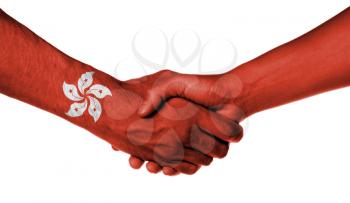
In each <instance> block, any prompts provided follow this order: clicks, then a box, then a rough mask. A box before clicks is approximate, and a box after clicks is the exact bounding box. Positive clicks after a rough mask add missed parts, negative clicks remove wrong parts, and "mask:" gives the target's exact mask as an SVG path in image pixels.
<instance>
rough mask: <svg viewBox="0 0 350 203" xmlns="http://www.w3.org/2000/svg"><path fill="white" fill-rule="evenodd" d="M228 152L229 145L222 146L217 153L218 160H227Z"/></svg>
mask: <svg viewBox="0 0 350 203" xmlns="http://www.w3.org/2000/svg"><path fill="white" fill-rule="evenodd" d="M228 150H229V145H228V144H226V145H223V146H221V147H220V149H219V150H218V153H217V156H218V158H220V159H222V158H225V157H226V156H227V153H228Z"/></svg>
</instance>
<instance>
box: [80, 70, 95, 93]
mask: <svg viewBox="0 0 350 203" xmlns="http://www.w3.org/2000/svg"><path fill="white" fill-rule="evenodd" d="M93 74H94V72H87V73H85V74H82V75H81V77H80V79H79V80H78V88H79V90H80V92H81V93H82V94H84V91H85V89H86V88H87V87H89V86H90V85H91V84H92V82H93V78H92V75H93Z"/></svg>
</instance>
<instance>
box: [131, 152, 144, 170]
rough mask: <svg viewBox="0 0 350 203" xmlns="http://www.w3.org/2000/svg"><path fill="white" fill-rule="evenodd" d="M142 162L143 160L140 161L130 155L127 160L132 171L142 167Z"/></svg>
mask: <svg viewBox="0 0 350 203" xmlns="http://www.w3.org/2000/svg"><path fill="white" fill-rule="evenodd" d="M144 162H145V161H144V160H142V159H140V158H138V157H136V156H132V155H131V156H130V158H129V164H130V166H131V168H133V169H139V168H141V166H142V165H143V163H144Z"/></svg>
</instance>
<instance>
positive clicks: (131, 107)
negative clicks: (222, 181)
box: [95, 78, 242, 175]
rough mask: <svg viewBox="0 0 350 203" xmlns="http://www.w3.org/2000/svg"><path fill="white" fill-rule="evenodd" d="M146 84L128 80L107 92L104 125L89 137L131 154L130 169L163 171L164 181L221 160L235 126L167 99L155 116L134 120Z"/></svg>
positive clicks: (237, 134)
mask: <svg viewBox="0 0 350 203" xmlns="http://www.w3.org/2000/svg"><path fill="white" fill-rule="evenodd" d="M149 79H150V78H147V79H146V78H142V79H139V80H132V81H129V82H127V83H124V84H122V87H118V88H116V89H115V90H113V91H112V94H113V97H109V98H106V99H105V100H104V103H103V106H104V109H105V113H106V114H107V116H105V117H104V118H105V120H104V121H103V122H101V123H104V124H103V126H101V127H100V128H98V130H97V132H95V133H96V134H97V135H99V136H100V137H102V138H104V139H105V140H107V141H108V142H109V143H111V144H112V146H113V147H114V148H116V149H120V150H122V151H124V152H127V153H129V154H131V155H132V157H131V159H130V163H131V165H132V166H133V167H134V168H138V167H140V166H141V165H142V163H143V161H144V160H145V161H149V163H148V164H147V168H148V169H151V171H152V172H158V171H160V170H161V169H163V172H164V173H165V174H167V175H174V174H176V173H178V172H181V173H185V174H193V173H195V172H196V171H197V170H198V169H199V168H200V166H202V165H209V164H210V163H211V161H212V159H213V158H214V157H217V158H222V157H224V156H225V155H226V154H227V151H228V143H227V142H225V141H224V140H227V141H234V140H236V139H239V137H240V136H241V133H242V132H241V130H242V129H241V128H240V126H239V125H238V124H237V123H235V122H233V121H232V120H229V119H227V118H225V117H223V116H220V115H218V114H216V113H213V112H210V111H207V110H206V109H204V108H203V107H198V106H196V105H194V104H191V103H190V102H186V101H184V100H182V99H172V100H171V101H169V102H168V103H167V104H165V105H164V108H162V110H161V111H159V112H158V114H156V115H154V116H152V117H150V118H144V119H142V118H140V117H139V116H138V115H137V113H136V110H137V109H138V108H139V107H140V104H141V103H142V99H143V97H144V96H145V95H144V94H145V91H144V89H148V88H150V84H153V81H152V80H149ZM101 119H102V118H101ZM214 136H216V137H214Z"/></svg>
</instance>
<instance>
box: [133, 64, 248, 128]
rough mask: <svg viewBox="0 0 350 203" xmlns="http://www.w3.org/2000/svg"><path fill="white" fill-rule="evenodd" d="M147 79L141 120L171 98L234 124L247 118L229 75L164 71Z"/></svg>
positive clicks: (237, 84) (238, 89)
mask: <svg viewBox="0 0 350 203" xmlns="http://www.w3.org/2000/svg"><path fill="white" fill-rule="evenodd" d="M148 77H149V78H151V81H153V84H151V85H152V88H150V89H149V90H148V93H147V96H146V99H145V101H144V102H143V104H142V105H141V107H140V109H139V111H138V113H139V115H140V116H142V117H146V116H148V115H150V114H152V113H154V112H155V111H156V110H157V109H159V107H160V106H161V105H162V104H163V103H164V102H165V101H167V100H168V99H171V98H173V97H181V98H185V99H187V100H190V101H192V102H194V103H196V104H199V105H202V106H205V107H207V108H210V109H211V110H213V111H215V112H216V113H218V114H220V115H222V116H225V117H226V118H228V119H231V120H233V121H236V122H239V121H241V120H243V119H244V118H245V117H247V116H248V115H245V112H244V111H243V110H242V108H241V105H239V104H242V102H241V99H242V98H243V96H242V95H243V93H244V92H243V85H242V82H241V80H240V79H239V78H238V77H237V76H235V75H234V74H232V73H230V74H220V75H188V74H180V73H176V72H173V71H169V70H165V71H161V72H158V73H156V74H153V75H150V76H148ZM155 78H156V79H155Z"/></svg>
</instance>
